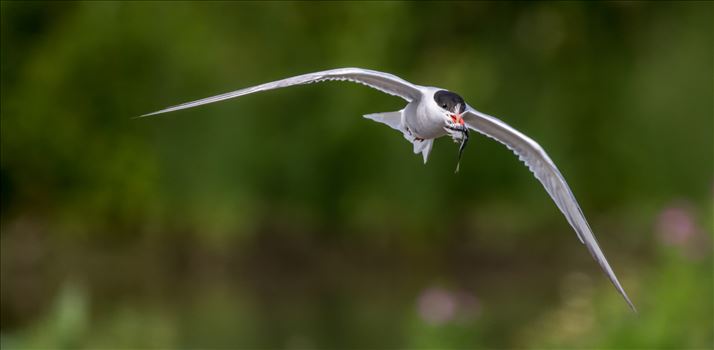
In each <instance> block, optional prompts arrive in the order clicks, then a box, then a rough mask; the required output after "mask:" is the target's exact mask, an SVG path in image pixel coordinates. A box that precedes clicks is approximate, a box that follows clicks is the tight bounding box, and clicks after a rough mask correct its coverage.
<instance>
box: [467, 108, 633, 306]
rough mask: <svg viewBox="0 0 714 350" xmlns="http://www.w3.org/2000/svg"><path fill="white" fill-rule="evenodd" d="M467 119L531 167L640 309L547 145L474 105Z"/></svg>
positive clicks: (612, 276)
mask: <svg viewBox="0 0 714 350" xmlns="http://www.w3.org/2000/svg"><path fill="white" fill-rule="evenodd" d="M463 118H464V121H465V122H466V124H467V125H468V126H469V127H470V128H472V129H474V130H476V131H478V132H479V133H481V134H484V135H486V136H488V137H490V138H492V139H494V140H496V141H498V142H500V143H502V144H504V145H505V146H506V147H508V148H509V149H510V150H511V151H513V153H515V154H516V155H517V156H518V158H519V159H520V160H521V161H523V163H525V164H526V166H527V167H528V169H530V171H531V172H532V173H533V174H534V175H535V177H536V178H537V179H538V180H539V181H540V182H541V183H542V184H543V187H545V190H546V191H547V192H548V194H549V195H550V197H551V198H552V199H553V201H554V202H555V204H556V205H557V206H558V208H559V209H560V211H561V212H563V214H564V215H565V217H566V219H568V223H570V226H572V227H573V229H575V232H576V233H577V235H578V238H579V239H580V241H581V242H582V243H583V244H585V246H586V247H587V248H588V250H589V251H590V254H591V255H592V256H593V258H594V259H595V260H596V261H597V263H598V264H599V265H600V267H601V268H602V269H603V271H604V272H605V274H606V275H607V277H608V278H609V279H610V281H611V282H612V284H613V285H614V286H615V288H616V289H617V291H618V292H619V293H620V294H621V295H622V296H623V298H625V301H626V302H627V304H628V305H629V306H630V308H631V309H632V310H633V311H636V309H635V306H634V305H633V304H632V302H631V301H630V298H629V297H628V296H627V293H625V290H624V289H623V288H622V286H621V285H620V282H619V281H618V280H617V277H616V276H615V273H614V272H613V271H612V268H610V264H609V263H608V262H607V259H606V258H605V255H604V254H603V252H602V250H600V247H599V246H598V243H597V240H596V239H595V236H594V235H593V233H592V230H591V229H590V226H589V225H588V222H587V221H586V220H585V216H584V215H583V212H582V210H581V209H580V206H579V205H578V202H577V200H576V199H575V196H574V195H573V193H572V191H570V187H568V184H567V183H566V182H565V178H563V175H562V174H561V173H560V171H559V170H558V168H557V167H556V166H555V163H553V161H552V160H551V159H550V157H549V156H548V154H547V153H545V151H544V150H543V148H541V147H540V145H538V143H536V142H535V141H533V140H532V139H531V138H529V137H528V136H526V135H523V134H522V133H521V132H519V131H518V130H516V129H514V128H512V127H510V126H509V125H508V124H506V123H504V122H503V121H501V120H499V119H497V118H495V117H492V116H490V115H487V114H484V113H481V112H479V111H477V110H475V109H473V108H472V107H471V106H468V108H467V110H466V112H465V113H464V114H463Z"/></svg>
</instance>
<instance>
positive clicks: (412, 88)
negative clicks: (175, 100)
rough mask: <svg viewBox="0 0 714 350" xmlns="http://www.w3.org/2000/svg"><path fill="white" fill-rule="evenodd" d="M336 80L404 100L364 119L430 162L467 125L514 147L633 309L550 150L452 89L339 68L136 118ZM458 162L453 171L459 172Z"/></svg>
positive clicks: (460, 138) (465, 132)
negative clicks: (438, 144) (438, 143)
mask: <svg viewBox="0 0 714 350" xmlns="http://www.w3.org/2000/svg"><path fill="white" fill-rule="evenodd" d="M334 80H336V81H350V82H354V83H360V84H363V85H366V86H368V87H371V88H374V89H377V90H379V91H382V92H384V93H387V94H389V95H393V96H398V97H401V98H403V99H404V100H406V102H407V105H406V106H405V107H404V108H403V109H401V110H399V111H395V112H386V113H375V114H367V115H365V116H364V117H365V118H368V119H372V120H374V121H376V122H380V123H384V124H386V125H388V126H389V127H391V128H392V129H395V130H397V131H399V132H401V133H402V135H404V138H406V139H407V140H408V141H409V142H411V143H412V144H413V146H414V153H415V154H418V153H421V154H422V156H423V158H424V163H426V162H427V160H428V157H429V153H430V152H431V149H432V146H433V143H434V139H436V138H439V137H441V136H446V135H448V136H450V137H451V138H452V139H453V140H454V141H455V142H457V143H460V147H459V154H458V159H459V162H460V160H461V155H462V154H463V151H464V149H465V147H466V143H467V142H468V138H469V129H473V130H475V131H476V132H478V133H481V134H483V135H485V136H487V137H489V138H492V139H494V140H496V141H498V142H500V143H502V144H503V145H505V146H506V147H507V148H508V149H510V150H511V151H513V153H515V155H516V156H518V158H519V159H520V160H521V161H522V162H523V163H525V165H526V166H527V167H528V169H529V170H530V171H531V172H532V173H533V174H534V175H535V177H536V179H538V181H540V182H541V183H542V184H543V187H545V190H546V191H547V192H548V194H549V195H550V197H551V198H552V199H553V201H554V202H555V205H556V206H557V207H558V209H560V211H561V212H562V213H563V214H564V215H565V218H566V219H567V220H568V223H569V224H570V226H572V227H573V229H574V230H575V232H576V233H577V236H578V238H579V239H580V242H582V243H583V244H585V246H586V247H587V249H588V250H589V251H590V254H591V255H592V256H593V258H594V259H595V261H597V263H598V264H599V265H600V267H601V268H602V270H603V271H604V273H605V274H606V275H607V277H608V278H609V279H610V281H611V282H612V284H613V285H614V286H615V288H616V289H617V291H618V292H619V293H620V295H622V297H623V298H624V299H625V301H626V302H627V304H628V305H629V307H630V308H631V309H632V310H633V311H635V312H636V309H635V306H634V305H633V304H632V302H631V301H630V298H629V297H628V296H627V293H625V290H624V289H623V288H622V286H621V285H620V282H619V281H618V280H617V277H616V276H615V273H614V272H613V271H612V268H611V267H610V264H609V263H608V262H607V259H606V258H605V255H604V254H603V252H602V250H601V249H600V247H599V246H598V243H597V240H596V239H595V236H594V235H593V232H592V230H591V229H590V226H589V225H588V222H587V221H586V220H585V216H584V215H583V212H582V210H581V209H580V206H579V205H578V202H577V200H576V199H575V196H574V195H573V193H572V191H571V190H570V187H568V184H567V183H566V182H565V178H563V175H562V174H561V173H560V171H559V170H558V168H557V167H556V166H555V163H553V161H552V160H551V159H550V157H549V156H548V154H547V153H546V152H545V151H544V150H543V148H542V147H541V146H540V145H539V144H538V143H536V142H535V141H533V139H531V138H530V137H528V136H526V135H524V134H523V133H521V132H520V131H518V130H516V129H514V128H512V127H511V126H509V125H508V124H506V123H504V122H503V121H501V120H500V119H497V118H495V117H493V116H490V115H488V114H485V113H481V112H479V111H477V110H476V109H474V108H473V107H471V106H469V105H468V104H467V103H466V102H464V99H463V98H462V97H461V96H459V95H458V94H456V93H454V92H451V91H448V90H445V89H442V88H437V87H431V86H421V85H416V84H412V83H410V82H408V81H406V80H404V79H401V78H399V77H397V76H395V75H393V74H389V73H383V72H379V71H374V70H369V69H362V68H338V69H331V70H326V71H321V72H315V73H308V74H303V75H298V76H294V77H291V78H286V79H282V80H277V81H273V82H269V83H265V84H261V85H257V86H253V87H249V88H245V89H240V90H236V91H232V92H228V93H225V94H221V95H217V96H212V97H208V98H204V99H201V100H197V101H192V102H187V103H183V104H180V105H176V106H173V107H168V108H165V109H162V110H160V111H156V112H153V113H148V114H144V115H141V116H139V118H141V117H148V116H151V115H156V114H161V113H167V112H172V111H178V110H181V109H186V108H191V107H196V106H200V105H205V104H208V103H213V102H218V101H223V100H227V99H230V98H234V97H239V96H243V95H248V94H252V93H255V92H260V91H267V90H273V89H278V88H284V87H288V86H293V85H305V84H311V83H317V82H323V81H334ZM458 164H459V163H457V168H456V171H458V167H459V165H458Z"/></svg>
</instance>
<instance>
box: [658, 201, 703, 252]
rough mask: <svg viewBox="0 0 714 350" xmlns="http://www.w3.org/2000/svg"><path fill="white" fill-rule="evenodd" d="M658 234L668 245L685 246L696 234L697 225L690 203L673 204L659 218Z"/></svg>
mask: <svg viewBox="0 0 714 350" xmlns="http://www.w3.org/2000/svg"><path fill="white" fill-rule="evenodd" d="M657 234H658V235H659V239H660V241H662V243H664V244H666V245H676V246H683V245H685V244H686V243H687V242H689V241H690V240H691V239H692V238H693V237H694V236H695V235H696V234H697V227H696V223H695V222H694V217H693V215H692V212H691V208H690V207H689V205H686V204H684V205H673V206H670V207H668V208H665V209H664V210H662V212H661V213H660V214H659V216H658V218H657Z"/></svg>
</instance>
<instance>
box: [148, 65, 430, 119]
mask: <svg viewBox="0 0 714 350" xmlns="http://www.w3.org/2000/svg"><path fill="white" fill-rule="evenodd" d="M329 80H343V81H344V80H346V81H351V82H355V83H360V84H363V85H367V86H369V87H371V88H374V89H377V90H379V91H382V92H384V93H387V94H390V95H394V96H399V97H401V98H403V99H405V100H407V101H409V102H411V101H413V100H416V99H418V98H419V97H420V95H421V90H419V86H418V85H414V84H412V83H410V82H408V81H406V80H404V79H402V78H399V77H397V76H396V75H392V74H389V73H383V72H378V71H375V70H369V69H362V68H338V69H331V70H326V71H322V72H315V73H308V74H303V75H298V76H295V77H291V78H286V79H282V80H277V81H273V82H270V83H265V84H261V85H256V86H253V87H249V88H245V89H240V90H236V91H232V92H228V93H225V94H222V95H217V96H212V97H207V98H204V99H201V100H197V101H192V102H187V103H183V104H180V105H177V106H173V107H168V108H165V109H162V110H160V111H156V112H153V113H148V114H144V115H142V116H139V117H148V116H150V115H156V114H161V113H167V112H173V111H177V110H180V109H186V108H191V107H196V106H200V105H205V104H208V103H213V102H218V101H223V100H227V99H229V98H234V97H238V96H243V95H248V94H252V93H254V92H260V91H267V90H273V89H279V88H284V87H288V86H293V85H303V84H310V83H316V82H321V81H329Z"/></svg>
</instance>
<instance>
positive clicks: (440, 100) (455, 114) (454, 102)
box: [434, 90, 466, 125]
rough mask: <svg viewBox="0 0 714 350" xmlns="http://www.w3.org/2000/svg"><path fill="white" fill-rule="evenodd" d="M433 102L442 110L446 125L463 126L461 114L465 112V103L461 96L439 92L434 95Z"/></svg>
mask: <svg viewBox="0 0 714 350" xmlns="http://www.w3.org/2000/svg"><path fill="white" fill-rule="evenodd" d="M434 102H436V104H437V105H438V106H439V108H441V109H442V111H443V113H444V117H445V118H446V119H445V120H446V122H447V124H459V125H464V119H463V118H461V113H463V112H464V110H466V102H464V99H463V98H461V96H459V95H458V94H455V93H453V92H451V91H446V90H439V91H437V92H436V93H434Z"/></svg>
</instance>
